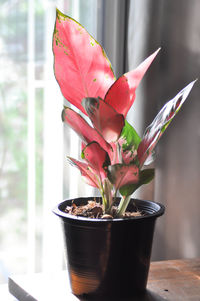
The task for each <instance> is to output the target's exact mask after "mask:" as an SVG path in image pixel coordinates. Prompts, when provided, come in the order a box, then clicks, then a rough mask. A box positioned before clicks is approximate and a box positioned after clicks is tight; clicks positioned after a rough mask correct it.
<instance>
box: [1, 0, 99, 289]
mask: <svg viewBox="0 0 200 301" xmlns="http://www.w3.org/2000/svg"><path fill="white" fill-rule="evenodd" d="M56 7H58V8H59V9H60V10H62V11H64V12H65V13H66V14H69V15H70V16H72V17H74V18H76V19H78V20H79V21H80V22H81V23H82V24H83V25H84V26H85V27H86V28H87V30H88V31H89V32H90V33H92V34H93V35H94V36H95V32H96V19H97V18H96V12H97V1H93V0H84V1H77V0H63V1H50V0H49V1H47V0H46V1H45V0H35V1H34V0H29V1H27V0H10V1H8V0H7V1H3V0H1V1H0V29H1V35H0V70H1V71H0V283H4V282H6V281H7V277H8V276H9V274H10V273H14V274H17V273H18V274H22V273H27V272H28V270H29V271H35V272H40V271H42V266H43V262H42V256H41V254H42V252H44V250H42V249H43V247H44V240H45V238H44V235H45V232H44V231H43V227H44V221H43V211H44V209H45V208H44V195H45V193H44V189H45V188H44V187H45V185H44V179H47V177H48V173H54V171H55V170H54V169H53V170H52V169H51V166H50V164H49V163H48V162H47V163H46V165H49V167H48V168H44V162H45V160H46V157H45V155H46V156H47V157H48V155H49V153H50V154H53V153H54V152H55V154H56V152H57V153H58V151H60V148H62V144H60V145H58V141H57V140H55V141H54V138H55V137H56V134H54V136H53V135H52V137H50V138H48V139H49V140H50V143H51V144H52V146H54V144H55V151H54V150H53V149H49V151H48V144H47V147H46V148H45V139H46V138H47V137H46V136H45V135H46V133H47V131H44V128H45V126H46V128H47V130H48V131H49V132H48V133H49V134H48V135H50V133H51V131H52V132H53V130H54V126H55V124H54V123H55V122H57V120H58V123H59V122H60V123H61V119H60V114H59V116H57V111H56V113H55V114H56V116H57V117H56V118H57V120H56V121H54V120H51V122H50V123H49V124H48V126H47V121H45V118H46V116H47V115H48V109H45V98H46V103H47V98H48V103H47V104H46V108H48V107H49V109H50V108H51V107H52V111H53V110H54V109H53V108H54V107H55V106H56V105H57V104H56V103H58V107H59V106H60V107H62V103H61V102H62V96H61V95H59V98H58V99H54V98H53V96H52V98H51V97H48V96H49V95H51V89H53V88H52V87H51V83H52V81H55V79H54V77H53V63H52V62H53V61H52V51H51V48H52V45H51V39H52V32H53V27H54V21H55V8H56ZM45 68H46V70H45ZM48 70H50V73H51V74H50V76H48ZM55 87H56V88H55V89H57V93H59V91H58V90H59V88H58V86H57V84H56V83H55ZM52 95H54V94H52ZM58 111H59V110H58ZM45 114H46V115H45ZM52 116H53V115H52ZM47 117H48V116H47ZM47 120H48V119H47ZM45 122H46V123H45ZM59 126H60V125H59ZM48 137H49V136H48ZM51 138H52V139H51ZM57 150H58V151H57ZM52 156H53V155H52ZM50 160H52V162H53V161H56V158H53V157H51V159H49V162H50ZM61 161H62V159H61ZM52 168H53V167H52ZM55 172H56V171H55ZM58 172H62V170H61V169H60V170H59V171H58ZM56 177H57V176H56V174H55V175H54V178H56ZM45 181H46V180H45ZM73 181H74V180H73ZM47 182H48V181H47ZM46 186H49V193H51V188H52V187H50V186H51V185H48V184H47V185H46ZM66 187H67V185H66ZM47 190H48V189H47ZM65 190H66V188H65ZM67 193H68V192H67V191H65V196H66V194H67ZM61 197H62V196H61ZM54 201H55V203H57V202H58V201H59V200H58V199H56V200H54ZM51 206H52V204H50V205H49V207H51ZM50 214H52V213H51V212H50ZM29 219H32V221H31V222H30V220H29ZM29 236H31V237H29ZM28 245H29V246H28ZM31 249H32V250H31ZM46 249H48V247H46ZM30 250H31V251H30ZM30 253H32V254H30ZM30 262H31V263H30ZM29 263H30V264H29ZM29 266H31V268H29Z"/></svg>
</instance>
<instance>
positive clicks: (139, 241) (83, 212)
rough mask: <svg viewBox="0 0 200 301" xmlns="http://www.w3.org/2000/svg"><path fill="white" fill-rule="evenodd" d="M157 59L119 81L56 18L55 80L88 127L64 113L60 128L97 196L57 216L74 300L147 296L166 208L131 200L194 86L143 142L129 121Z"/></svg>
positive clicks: (90, 43) (72, 26) (75, 27)
mask: <svg viewBox="0 0 200 301" xmlns="http://www.w3.org/2000/svg"><path fill="white" fill-rule="evenodd" d="M158 51H159V49H158V50H157V51H155V52H154V53H153V54H151V55H150V56H149V57H148V58H147V59H146V60H145V61H144V62H142V63H141V64H140V65H139V66H138V67H137V68H136V69H135V70H132V71H130V72H128V73H125V74H124V75H122V76H121V77H119V78H118V79H116V78H115V76H114V73H113V70H112V67H111V63H110V61H109V60H108V58H107V56H106V54H105V52H104V50H103V48H102V47H101V45H100V44H99V43H98V42H97V41H95V39H94V38H93V37H92V36H91V35H90V34H89V33H88V32H87V31H86V30H85V29H84V27H83V26H82V25H81V24H79V23H78V22H77V21H75V20H73V19H72V18H70V17H69V16H66V15H64V14H63V13H61V12H60V11H59V10H57V15H56V23H55V29H54V34H53V52H54V69H55V77H56V79H57V81H58V84H59V86H60V88H61V91H62V94H63V96H64V97H65V98H66V99H67V100H68V101H69V102H70V103H71V104H73V105H74V106H75V107H76V108H78V109H79V110H80V111H81V113H82V115H85V116H86V119H87V120H88V119H89V120H90V122H87V121H86V119H85V117H82V115H80V114H79V113H77V112H76V111H74V110H73V109H72V108H69V107H64V109H63V112H62V120H63V122H64V123H65V124H68V125H69V126H70V127H71V128H72V129H73V130H74V131H75V132H76V133H77V134H78V135H79V136H80V138H81V140H82V152H81V159H82V160H77V159H74V158H71V157H68V159H69V161H70V162H71V163H72V164H73V165H75V166H76V167H77V168H78V169H79V170H80V172H81V175H82V176H83V178H84V179H85V180H86V182H87V184H89V185H92V186H94V187H97V188H98V189H99V191H100V194H101V197H98V198H97V197H96V198H95V197H88V198H78V199H73V200H67V201H64V202H62V203H60V204H59V205H58V206H57V207H56V208H55V209H54V213H55V214H57V215H58V216H60V217H61V219H62V224H63V229H64V234H65V243H66V250H67V262H68V270H69V275H70V281H71V287H72V291H73V293H74V294H75V295H77V296H79V297H85V298H88V299H90V298H91V299H97V298H99V299H100V300H106V298H114V299H116V298H117V297H122V298H123V300H124V299H125V298H126V297H131V296H133V295H135V294H138V293H141V292H144V291H145V288H146V283H147V276H148V270H149V264H150V255H151V247H152V239H153V232H154V226H155V220H156V218H157V217H158V216H160V215H162V214H163V213H164V207H163V205H161V204H158V203H155V202H150V201H144V200H136V199H131V196H132V194H133V192H134V191H135V190H136V189H138V188H139V187H140V186H141V185H143V184H147V183H149V182H150V181H151V180H152V179H153V177H154V169H152V168H146V167H144V166H145V165H148V164H149V163H150V162H152V160H153V158H154V156H153V153H154V148H155V146H156V144H157V142H158V141H159V139H160V137H161V136H162V134H163V132H164V131H165V130H166V128H167V127H168V125H169V124H170V122H171V121H172V119H173V118H174V116H175V115H176V114H177V112H178V111H179V109H180V107H181V106H182V104H183V103H184V101H185V99H186V98H187V96H188V94H189V92H190V90H191V89H192V87H193V85H194V82H191V83H190V84H189V85H187V86H186V87H185V88H184V89H183V90H181V91H180V92H179V93H178V94H177V95H176V96H175V97H174V98H173V99H172V100H170V101H169V102H167V103H166V104H165V106H164V107H163V108H162V109H161V111H160V112H159V113H158V115H157V116H156V117H155V119H154V120H153V122H152V123H151V124H150V125H149V126H148V127H147V129H146V130H145V132H144V135H143V138H140V136H139V135H138V134H137V132H136V131H135V129H134V128H133V127H132V126H131V125H130V124H129V123H128V121H127V120H126V116H127V113H128V111H129V109H130V107H131V106H132V104H133V102H134V100H135V91H136V88H137V86H138V85H139V83H140V81H141V79H142V78H143V76H144V74H145V72H146V71H147V69H148V68H149V66H150V64H151V63H152V61H153V60H154V58H155V57H156V55H157V53H158Z"/></svg>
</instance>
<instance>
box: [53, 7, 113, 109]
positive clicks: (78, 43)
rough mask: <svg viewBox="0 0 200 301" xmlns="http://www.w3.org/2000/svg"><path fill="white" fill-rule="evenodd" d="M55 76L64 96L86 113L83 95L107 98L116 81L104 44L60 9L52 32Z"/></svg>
mask: <svg viewBox="0 0 200 301" xmlns="http://www.w3.org/2000/svg"><path fill="white" fill-rule="evenodd" d="M53 52H54V67H55V76H56V79H57V81H58V83H59V85H60V88H61V91H62V94H63V95H64V97H65V98H66V99H67V100H68V101H69V102H70V103H72V104H73V105H75V106H76V107H77V108H79V109H80V110H81V111H82V112H83V113H85V110H84V109H83V107H82V106H81V100H82V99H83V98H84V97H90V96H91V97H98V96H99V97H101V98H104V97H105V94H106V92H107V90H108V89H109V87H110V86H111V85H112V83H113V82H114V81H115V77H114V74H113V70H112V67H111V64H110V61H109V60H108V58H107V56H106V54H105V52H104V50H103V48H102V47H101V46H100V44H98V43H97V42H96V41H95V40H94V38H93V37H92V36H90V35H89V33H88V32H87V31H86V30H85V29H84V27H82V26H81V24H79V23H78V22H77V21H75V20H73V19H72V18H70V17H68V16H66V15H64V14H62V13H61V12H60V11H59V10H57V16H56V24H55V30H54V35H53Z"/></svg>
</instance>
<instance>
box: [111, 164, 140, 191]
mask: <svg viewBox="0 0 200 301" xmlns="http://www.w3.org/2000/svg"><path fill="white" fill-rule="evenodd" d="M108 179H109V180H110V182H111V183H113V184H114V185H115V187H116V188H117V189H119V188H120V187H122V186H124V185H130V184H136V183H138V180H139V168H138V167H137V165H135V164H129V165H125V164H114V165H110V166H108Z"/></svg>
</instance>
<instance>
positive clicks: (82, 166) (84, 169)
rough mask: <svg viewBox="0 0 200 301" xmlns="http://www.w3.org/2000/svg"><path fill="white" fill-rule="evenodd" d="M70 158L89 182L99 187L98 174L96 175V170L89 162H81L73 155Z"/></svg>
mask: <svg viewBox="0 0 200 301" xmlns="http://www.w3.org/2000/svg"><path fill="white" fill-rule="evenodd" d="M68 160H69V161H70V162H71V163H72V165H74V166H76V167H77V168H78V169H79V170H80V172H81V175H82V176H83V177H84V178H85V180H86V182H87V184H89V185H91V186H93V187H97V188H99V183H100V181H99V180H98V177H97V175H95V171H94V170H92V168H91V167H89V166H88V164H87V163H84V162H80V161H78V160H76V159H73V158H71V157H68Z"/></svg>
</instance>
